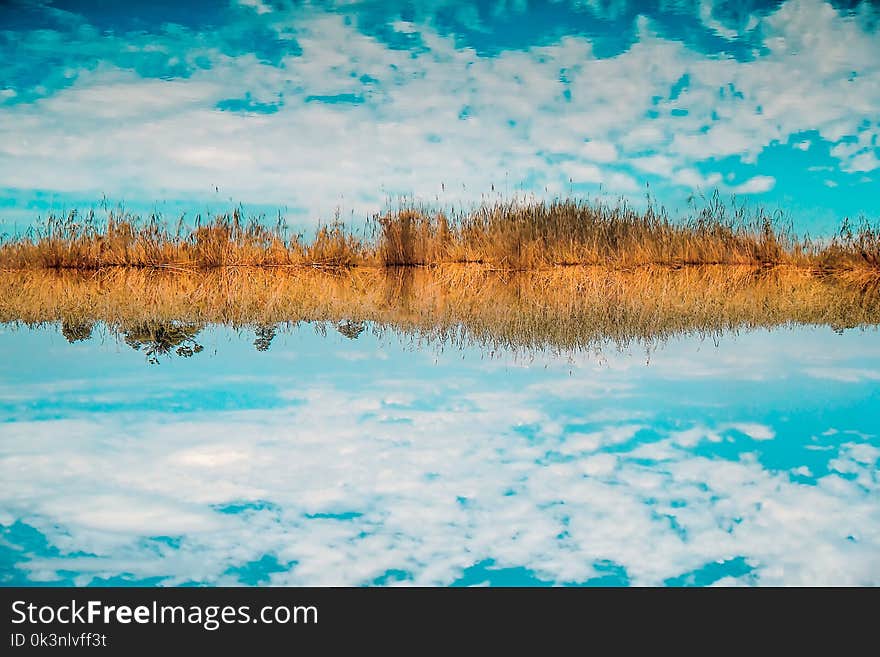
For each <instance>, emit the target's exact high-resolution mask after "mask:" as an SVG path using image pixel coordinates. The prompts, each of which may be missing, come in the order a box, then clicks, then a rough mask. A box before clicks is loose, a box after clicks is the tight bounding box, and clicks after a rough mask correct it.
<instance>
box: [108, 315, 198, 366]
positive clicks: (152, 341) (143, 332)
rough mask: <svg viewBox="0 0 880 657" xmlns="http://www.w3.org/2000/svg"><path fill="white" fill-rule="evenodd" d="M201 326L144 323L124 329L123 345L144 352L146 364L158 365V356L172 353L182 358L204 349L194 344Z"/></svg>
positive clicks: (176, 323) (173, 323) (177, 323)
mask: <svg viewBox="0 0 880 657" xmlns="http://www.w3.org/2000/svg"><path fill="white" fill-rule="evenodd" d="M201 330H202V327H201V326H196V325H193V324H181V323H179V322H145V323H142V324H138V325H135V326H132V327H129V328H127V329H125V331H124V333H123V339H124V340H125V344H127V345H128V346H129V347H131V348H132V349H134V350H135V351H140V350H141V348H143V350H144V355H146V357H147V362H149V363H150V364H153V365H158V364H159V357H160V356H167V355H168V354H170V353H171V351H172V350H174V353H175V354H177V355H178V356H182V357H184V358H189V357H190V356H192V355H194V354H197V353H200V352H201V351H202V350H203V349H204V347H203V346H202V345H200V344H199V343H198V342H196V335H198V333H199V331H201Z"/></svg>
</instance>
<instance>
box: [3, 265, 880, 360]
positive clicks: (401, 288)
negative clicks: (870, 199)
mask: <svg viewBox="0 0 880 657" xmlns="http://www.w3.org/2000/svg"><path fill="white" fill-rule="evenodd" d="M0 322H3V323H13V324H25V325H28V326H35V325H41V324H47V323H57V324H58V325H60V327H61V331H62V333H63V334H64V336H65V337H66V338H67V339H68V340H69V341H77V340H82V339H86V338H87V337H89V336H90V335H91V331H92V328H93V326H94V325H95V323H98V322H100V323H103V324H105V325H107V326H109V327H111V329H112V330H113V331H114V332H115V333H117V334H118V335H120V336H121V337H122V338H123V339H124V340H125V341H126V342H127V343H128V344H129V345H131V346H132V347H134V348H138V349H141V348H142V349H143V350H144V351H145V353H146V354H147V356H148V358H155V357H157V356H159V355H161V354H163V353H169V352H170V351H171V350H175V351H176V352H177V353H178V354H179V355H183V356H187V355H192V354H193V353H197V352H198V350H199V347H200V345H199V344H198V342H197V339H196V336H197V334H198V332H199V331H200V330H201V329H202V328H203V327H204V326H206V325H212V324H223V325H231V326H233V327H236V328H238V329H242V330H252V331H253V332H254V345H255V347H256V349H257V350H260V351H264V350H266V349H268V348H269V346H270V345H271V341H272V338H273V336H274V335H275V332H276V330H280V329H281V328H282V327H283V326H285V325H290V324H297V323H300V322H310V323H314V324H315V325H316V326H317V327H319V328H320V329H321V330H326V329H327V328H329V327H333V328H336V329H337V330H338V331H339V332H340V333H342V334H343V335H345V336H346V337H349V338H357V337H358V335H360V333H361V332H362V331H363V330H365V328H366V327H370V329H371V330H373V331H380V332H381V331H392V332H395V333H398V334H402V335H405V336H408V337H410V338H412V339H415V340H419V341H422V340H424V341H429V342H435V343H438V344H442V345H469V344H476V345H480V346H482V347H485V348H489V349H490V350H496V349H513V350H523V349H524V350H535V349H541V350H546V349H550V350H554V351H564V352H571V351H578V350H584V349H596V348H601V347H604V346H608V345H614V346H615V347H617V348H622V347H626V346H628V345H631V344H633V343H642V344H655V343H657V342H660V341H663V340H665V339H667V338H670V337H673V336H677V335H682V334H699V335H702V336H715V335H720V334H722V333H724V332H728V331H738V330H743V329H751V328H759V327H764V328H773V327H777V326H790V325H827V326H831V327H832V328H834V329H835V330H839V331H840V330H843V329H846V328H855V327H873V326H877V325H878V324H880V285H878V282H877V280H876V279H871V280H864V279H862V278H860V277H849V276H837V275H817V274H815V273H812V272H810V271H807V270H804V269H802V268H799V267H794V266H780V267H772V268H766V267H758V268H756V267H752V266H740V265H709V266H701V267H685V268H677V269H671V268H661V267H656V266H652V267H640V268H635V269H632V270H626V271H624V270H608V269H607V268H604V267H564V268H556V269H552V270H541V271H534V272H499V271H497V270H494V269H492V268H491V267H488V266H476V265H443V266H438V267H433V268H391V267H388V268H364V267H359V268H353V269H349V270H339V271H321V270H301V269H294V270H290V269H267V268H260V267H256V268H218V269H213V270H210V271H206V272H192V273H186V272H176V271H169V270H156V269H125V268H117V269H104V270H99V271H96V272H91V273H89V272H80V271H52V270H41V271H3V272H0Z"/></svg>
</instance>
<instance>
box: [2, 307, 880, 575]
mask: <svg viewBox="0 0 880 657" xmlns="http://www.w3.org/2000/svg"><path fill="white" fill-rule="evenodd" d="M197 339H198V341H199V343H200V344H202V345H203V346H204V347H205V348H204V350H203V351H201V352H200V353H198V354H195V355H193V356H192V357H190V358H179V357H176V356H174V355H169V356H163V357H162V358H161V362H160V364H158V365H150V364H148V363H147V357H146V355H145V354H144V353H143V351H134V350H133V349H131V348H130V347H129V346H128V345H126V344H124V343H121V342H118V343H117V342H116V341H115V340H114V339H113V338H112V337H111V336H110V335H108V334H107V332H106V331H105V330H101V329H100V327H96V329H95V331H94V333H93V335H92V338H91V339H90V340H86V341H81V342H76V343H74V344H68V343H67V342H66V341H65V339H64V338H63V337H62V335H61V334H60V332H59V330H58V327H57V326H45V327H43V328H41V329H38V330H30V331H25V330H22V329H21V328H18V329H16V328H14V327H11V326H6V327H2V328H0V350H4V353H8V358H4V359H3V360H2V361H0V479H2V481H3V482H4V485H3V486H2V490H0V584H9V583H18V584H24V583H28V584H33V583H51V582H54V583H65V584H79V585H85V584H102V583H103V584H108V583H111V584H144V585H154V584H163V585H182V584H193V583H194V584H209V585H210V584H225V585H236V584H251V585H253V584H276V585H277V584H282V585H284V584H286V585H343V584H344V585H363V584H388V585H392V584H420V585H448V584H466V585H480V584H487V583H488V584H506V585H535V584H545V585H546V584H606V585H618V584H635V585H660V584H677V585H682V584H685V585H687V584H692V585H693V584H698V585H710V584H715V585H755V584H763V585H822V584H828V585H877V584H878V583H880V495H878V493H880V436H878V432H877V427H878V426H880V405H878V404H877V399H878V381H880V343H878V341H877V336H876V332H875V331H873V330H852V331H846V332H845V333H843V334H842V335H838V334H835V333H833V332H832V331H831V329H829V328H827V327H801V328H798V329H778V330H774V331H753V332H744V333H742V334H741V335H735V334H726V335H725V336H724V337H723V338H721V339H720V340H719V341H718V345H717V346H715V344H713V342H712V340H709V339H706V340H700V339H698V338H697V337H695V336H680V337H677V338H674V339H671V340H669V341H668V342H667V343H665V344H664V345H662V347H661V348H659V349H656V350H655V351H653V352H652V353H651V356H650V358H649V359H647V360H649V361H650V363H649V364H647V363H646V354H645V352H644V351H643V348H642V346H640V345H632V346H631V348H627V349H622V350H620V351H618V350H617V349H615V348H614V347H613V346H611V345H609V347H608V348H607V349H605V350H603V353H602V356H601V357H597V356H596V355H594V354H591V353H576V354H568V355H567V356H564V357H555V358H554V357H552V356H551V355H549V354H544V355H540V354H537V355H536V356H535V358H534V359H532V358H529V357H513V355H512V354H509V353H504V354H499V355H497V356H496V357H494V358H490V357H488V356H487V355H486V354H482V357H481V353H480V350H479V349H476V348H462V349H459V348H454V347H450V346H447V347H448V348H446V349H444V350H442V351H441V350H439V349H438V348H431V347H427V348H416V347H414V346H413V344H412V342H411V340H410V339H407V338H406V336H403V337H402V338H400V339H398V338H397V337H396V336H395V335H394V334H393V333H391V332H390V331H376V332H375V333H374V330H373V329H372V328H370V329H368V330H365V331H364V332H363V333H362V334H361V335H360V336H359V337H358V338H357V339H356V340H352V339H348V338H346V337H343V336H342V335H341V334H340V333H339V332H337V331H335V330H333V329H332V328H330V330H329V331H327V333H326V335H322V334H321V333H320V332H318V331H315V327H314V326H311V325H308V324H299V325H297V326H289V327H287V328H286V329H284V330H283V331H279V334H278V335H277V336H276V337H275V339H274V340H273V341H272V343H271V348H270V349H269V350H268V351H265V352H261V351H257V350H256V349H255V348H254V344H253V342H254V333H253V331H251V330H244V329H242V330H238V331H236V330H234V329H231V328H222V327H207V328H205V330H204V331H202V333H200V334H199V335H198V336H197ZM434 347H439V345H434ZM25 361H26V363H27V367H25V366H23V363H24V362H25ZM817 400H821V403H817Z"/></svg>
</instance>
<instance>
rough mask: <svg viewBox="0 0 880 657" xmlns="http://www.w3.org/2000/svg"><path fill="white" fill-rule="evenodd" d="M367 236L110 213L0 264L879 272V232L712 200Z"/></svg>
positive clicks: (515, 206)
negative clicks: (788, 221) (814, 223)
mask: <svg viewBox="0 0 880 657" xmlns="http://www.w3.org/2000/svg"><path fill="white" fill-rule="evenodd" d="M372 226H373V228H374V231H373V236H372V238H361V237H356V236H355V235H354V234H352V233H351V232H350V231H348V230H346V228H345V227H344V226H343V225H341V224H339V223H338V222H337V223H333V224H331V225H329V226H323V227H321V228H319V229H318V231H317V232H316V234H315V236H314V238H312V239H311V240H305V239H304V238H303V236H302V235H294V236H290V235H288V234H287V231H286V230H285V229H284V227H283V225H282V224H281V223H280V222H279V223H277V224H276V225H274V226H267V225H265V224H264V223H262V222H261V221H258V220H256V219H250V220H245V219H243V218H242V216H241V214H240V213H239V212H238V211H235V212H233V213H231V214H226V215H220V216H217V217H215V218H214V219H213V220H211V221H210V222H207V223H202V222H201V220H197V221H196V222H195V224H194V225H189V224H186V223H185V222H184V221H183V220H181V221H180V222H178V223H177V225H176V226H175V227H173V228H172V227H170V226H168V225H167V224H165V223H163V222H162V221H161V220H160V219H159V218H158V217H156V216H152V217H150V218H149V219H147V220H146V221H141V220H139V219H137V218H135V217H132V216H130V215H127V214H124V213H123V214H120V213H110V214H109V216H108V217H107V219H106V220H105V221H99V220H98V219H97V218H96V217H95V215H94V214H88V215H85V216H80V215H78V214H76V213H71V214H70V215H68V216H67V217H63V218H59V217H50V218H49V219H48V221H47V222H46V224H45V226H43V227H42V228H41V229H39V230H34V231H32V232H31V233H30V234H29V235H26V236H24V237H18V238H14V239H9V240H6V241H5V242H4V243H2V244H0V268H6V269H40V268H53V269H100V268H103V267H166V268H167V267H171V268H199V269H207V268H217V267H229V266H248V267H283V266H308V267H320V268H345V267H354V266H385V267H397V266H420V265H427V266H438V265H447V264H454V263H459V264H461V263H478V264H483V265H487V266H490V267H492V268H495V269H504V270H512V271H521V270H537V269H544V268H548V267H554V266H560V265H601V266H605V267H610V268H617V269H619V268H630V267H639V266H652V265H664V266H690V265H716V264H724V265H746V266H765V267H766V266H776V265H789V266H798V267H803V268H807V269H812V270H816V271H822V272H828V271H847V272H861V273H862V274H863V275H869V276H876V275H878V272H880V231H878V229H877V228H876V227H873V226H871V225H870V224H868V223H867V222H862V224H860V225H859V226H856V227H854V226H853V225H852V224H851V223H850V222H849V221H845V222H844V223H843V225H842V227H841V229H840V231H839V232H838V234H837V235H835V236H834V237H833V238H831V239H827V240H823V241H820V242H813V241H811V240H810V239H808V238H804V237H799V236H797V235H795V234H794V233H792V231H791V230H789V229H788V228H786V227H785V226H784V225H780V222H779V221H778V220H777V219H776V218H774V217H771V216H769V215H767V214H766V213H764V212H763V211H762V210H757V211H755V212H753V213H751V214H748V213H747V212H746V211H745V209H744V208H742V207H737V206H736V205H731V206H727V205H725V204H724V203H722V202H721V201H720V200H719V199H718V197H717V196H716V197H713V198H712V199H710V200H709V201H708V202H707V203H706V205H705V207H704V208H702V209H701V210H699V211H698V212H695V213H694V215H693V216H691V217H689V218H684V219H681V220H672V219H670V217H669V216H667V214H666V213H665V212H664V211H662V210H655V209H654V208H653V207H649V208H648V209H647V210H645V211H636V210H635V209H633V208H631V207H629V206H627V205H626V204H625V203H621V204H618V205H614V206H611V205H603V204H601V203H598V204H597V203H587V202H583V201H574V200H561V201H554V202H550V203H543V202H537V201H534V202H518V201H511V202H506V203H496V204H484V205H482V206H480V207H477V208H475V209H473V210H470V211H461V212H458V213H448V214H444V213H442V212H435V211H431V210H429V209H420V208H401V209H398V210H396V211H393V212H388V213H386V214H384V215H380V216H377V217H375V218H374V220H373V221H372Z"/></svg>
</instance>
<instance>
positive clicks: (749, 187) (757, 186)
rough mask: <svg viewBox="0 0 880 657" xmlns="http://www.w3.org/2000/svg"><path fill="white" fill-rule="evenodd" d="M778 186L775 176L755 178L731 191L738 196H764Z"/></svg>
mask: <svg viewBox="0 0 880 657" xmlns="http://www.w3.org/2000/svg"><path fill="white" fill-rule="evenodd" d="M774 185H776V178H774V177H773V176H754V177H753V178H749V179H748V180H746V181H745V182H744V183H742V184H741V185H735V186H734V187H732V188H731V190H732V191H733V192H734V193H736V194H763V193H764V192H769V191H770V190H771V189H773V187H774Z"/></svg>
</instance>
